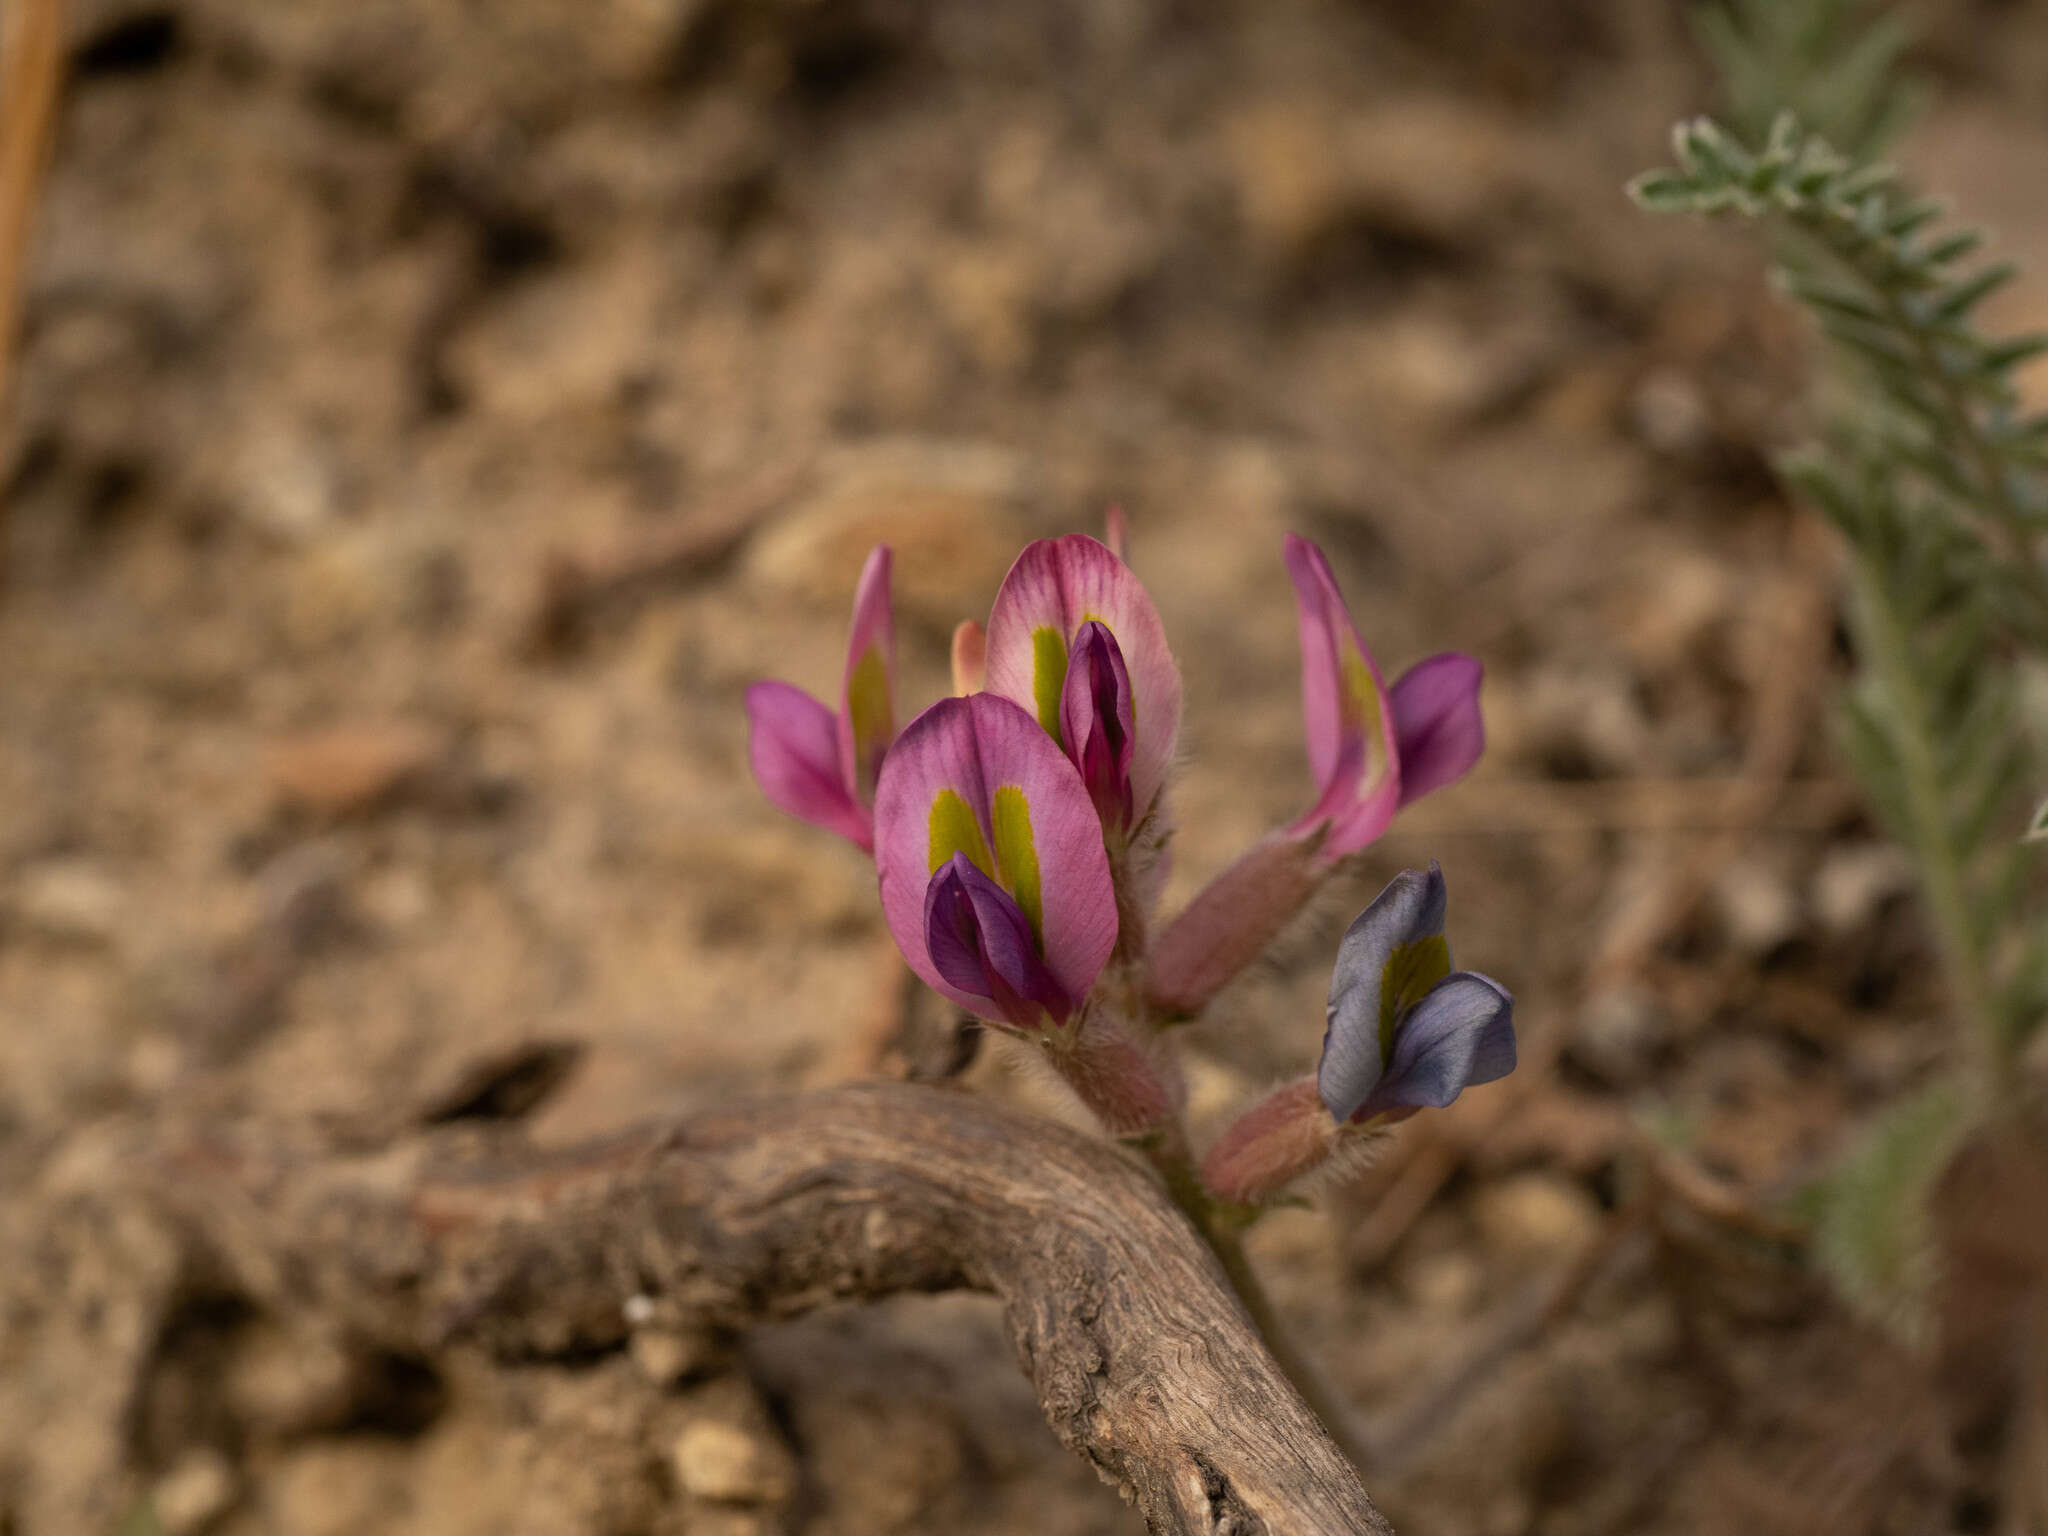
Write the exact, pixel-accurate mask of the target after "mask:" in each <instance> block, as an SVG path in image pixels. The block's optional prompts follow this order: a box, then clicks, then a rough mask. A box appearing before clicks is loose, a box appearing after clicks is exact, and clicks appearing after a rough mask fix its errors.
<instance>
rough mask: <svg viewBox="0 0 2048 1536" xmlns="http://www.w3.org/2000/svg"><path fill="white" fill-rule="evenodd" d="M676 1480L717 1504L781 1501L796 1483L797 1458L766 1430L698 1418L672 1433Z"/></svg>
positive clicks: (686, 1491) (684, 1489)
mask: <svg viewBox="0 0 2048 1536" xmlns="http://www.w3.org/2000/svg"><path fill="white" fill-rule="evenodd" d="M673 1454H674V1461H675V1469H676V1482H677V1483H678V1485H680V1486H681V1488H682V1490H683V1492H685V1493H688V1494H691V1495H693V1496H695V1497H696V1498H700V1499H708V1500H710V1501H711V1502H713V1503H717V1504H780V1503H782V1502H784V1501H785V1500H787V1499H788V1498H789V1496H790V1494H791V1493H793V1492H794V1491H795V1489H796V1463H795V1461H794V1460H793V1459H792V1458H791V1456H790V1454H789V1451H788V1449H787V1448H786V1447H784V1446H783V1445H781V1444H780V1443H779V1442H777V1441H775V1440H772V1439H770V1438H768V1436H767V1435H765V1434H762V1433H757V1432H753V1431H749V1430H746V1429H742V1428H741V1427H740V1426H739V1425H737V1424H728V1423H726V1422H724V1421H723V1420H720V1419H698V1420H696V1421H694V1422H693V1423H691V1424H689V1425H688V1426H687V1427H685V1428H684V1430H683V1432H682V1433H681V1434H679V1435H677V1436H676V1442H675V1448H674V1453H673Z"/></svg>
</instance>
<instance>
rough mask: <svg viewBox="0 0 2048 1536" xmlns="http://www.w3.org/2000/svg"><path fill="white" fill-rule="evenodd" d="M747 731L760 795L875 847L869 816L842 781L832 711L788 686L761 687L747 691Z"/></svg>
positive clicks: (750, 759)
mask: <svg viewBox="0 0 2048 1536" xmlns="http://www.w3.org/2000/svg"><path fill="white" fill-rule="evenodd" d="M747 725H748V731H747V760H748V761H749V762H750V763H751V764H752V765H753V769H754V779H755V781H756V782H757V783H758V784H760V786H761V793H763V794H764V795H766V796H767V797H768V798H769V799H770V800H772V801H773V802H774V803H775V804H777V805H779V806H781V807H782V809H784V810H785V811H788V812H789V813H790V815H792V816H800V817H802V818H803V819H804V820H805V821H808V822H812V823H814V824H816V825H817V826H821V827H823V828H825V830H826V831H828V832H837V833H838V834H839V835H840V836H842V837H846V838H850V839H852V840H853V841H854V842H856V843H858V844H859V845H860V846H861V847H863V848H869V849H872V848H873V847H874V845H875V841H874V830H873V827H872V825H871V824H870V821H869V818H868V813H867V810H866V808H865V807H863V806H862V805H860V804H859V803H858V802H856V801H855V800H854V798H853V797H852V796H851V795H850V794H848V793H847V790H846V784H845V781H844V780H843V779H842V778H841V777H840V772H839V740H838V725H837V722H836V721H835V720H834V719H833V717H832V711H831V710H829V709H827V708H826V707H825V706H824V705H823V704H820V703H819V702H818V701H817V700H816V699H814V698H812V697H811V696H810V695H809V694H808V693H805V692H804V691H803V690H802V689H801V688H797V687H794V686H792V685H791V684H789V683H756V684H754V686H753V687H751V688H749V689H748V690H747Z"/></svg>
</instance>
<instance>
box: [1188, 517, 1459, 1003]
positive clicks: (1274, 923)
mask: <svg viewBox="0 0 2048 1536" xmlns="http://www.w3.org/2000/svg"><path fill="white" fill-rule="evenodd" d="M1285 554H1286V560H1287V573H1288V575H1289V576H1290V577H1292V578H1293V580H1294V599H1295V607H1296V609H1297V611H1298V614H1299V618H1300V624H1301V705H1302V727H1303V736H1304V738H1305V739H1306V741H1307V744H1308V763H1309V769H1310V771H1311V772H1313V773H1314V775H1315V779H1316V788H1317V795H1316V801H1315V804H1314V805H1312V806H1311V807H1310V808H1309V809H1308V811H1307V812H1306V813H1305V814H1304V815H1302V816H1301V817H1299V818H1297V819H1296V820H1295V821H1294V822H1292V823H1291V824H1290V825H1288V826H1286V827H1284V828H1282V829H1281V830H1279V831H1277V832H1274V833H1271V834H1269V835H1268V836H1266V837H1264V838H1262V839H1260V840H1259V841H1258V842H1257V843H1254V844H1253V845H1252V847H1251V848H1250V849H1249V850H1248V851H1247V852H1246V853H1245V854H1244V855H1243V857H1241V858H1240V859H1239V860H1238V861H1237V862H1236V863H1235V864H1233V865H1231V866H1230V867H1229V868H1228V869H1226V870H1224V871H1223V873H1222V874H1220V875H1218V876H1217V877H1216V878H1215V879H1214V880H1212V881H1210V882H1209V884H1208V885H1207V886H1206V887H1204V888H1203V889H1202V890H1201V891H1199V892H1197V893H1196V895H1195V899H1194V900H1193V901H1191V902H1189V903H1188V905H1187V907H1186V909H1185V910H1183V911H1182V912H1181V913H1180V915H1179V916H1178V917H1176V918H1174V920H1173V921H1172V922H1171V923H1170V924H1168V925H1167V927H1166V929H1165V931H1164V932H1162V933H1161V934H1160V935H1159V938H1158V940H1157V941H1156V942H1155V943H1154V945H1153V946H1152V951H1151V956H1150V966H1151V968H1150V974H1149V977H1148V981H1147V992H1148V995H1149V996H1150V998H1151V1000H1152V1002H1153V1004H1154V1005H1155V1006H1156V1007H1158V1008H1159V1009H1160V1010H1162V1011H1163V1012H1164V1013H1166V1014H1168V1015H1169V1016H1172V1017H1188V1016H1192V1015H1193V1014H1195V1013H1197V1012H1199V1011H1200V1010H1201V1008H1202V1006H1203V1005H1204V1004H1206V1003H1207V1002H1208V1000H1209V999H1210V998H1211V997H1213V996H1214V995H1215V994H1216V992H1217V991H1218V990H1219V989H1220V988H1221V987H1223V986H1224V984H1225V983H1227V982H1228V981H1229V980H1230V979H1231V978H1232V977H1233V976H1235V975H1236V974H1237V973H1238V972H1239V971H1241V970H1243V969H1244V967H1245V966H1246V965H1248V964H1250V963H1251V961H1252V960H1254V959H1256V958H1257V957H1258V956H1259V955H1260V954H1261V953H1262V952H1264V950H1265V948H1266V946H1267V945H1268V944H1269V943H1271V942H1272V940H1273V938H1274V937H1275V936H1276V935H1277V934H1278V933H1279V932H1280V930H1281V929H1282V928H1284V927H1285V926H1286V925H1287V923H1288V921H1289V920H1290V919H1291V918H1292V917H1293V916H1294V914H1295V913H1296V912H1297V911H1299V910H1300V909H1301V907H1302V905H1303V903H1305V902H1306V901H1307V900H1308V899H1309V897H1310V896H1311V895H1313V894H1314V892H1315V890H1316V887H1317V885H1318V884H1319V883H1320V882H1321V880H1322V879H1323V877H1324V876H1325V875H1326V874H1327V873H1328V871H1329V868H1330V866H1331V865H1333V864H1335V863H1336V862H1337V861H1338V860H1339V859H1342V858H1344V857H1345V856H1346V855H1348V854H1353V853H1356V852H1358V850H1359V849H1361V848H1364V847H1365V846H1366V845H1368V844H1369V843H1371V842H1373V841H1374V840H1375V839H1376V838H1378V837H1379V835H1380V834H1381V833H1382V832H1384V831H1386V829H1387V824H1388V823H1389V822H1391V821H1392V820H1393V819H1394V813H1395V812H1396V811H1398V810H1399V809H1400V808H1401V807H1402V806H1404V805H1407V804H1408V803H1409V802H1410V801H1413V800H1417V799H1419V798H1421V797H1422V796H1423V795H1425V794H1428V793H1429V792H1430V791H1431V790H1433V789H1440V788H1442V787H1443V786H1444V785H1446V784H1449V783H1451V782H1452V781H1453V780H1455V779H1458V778H1461V777H1463V776H1464V774H1465V773H1466V772H1467V770H1469V769H1470V768H1471V766H1472V765H1473V764H1474V763H1475V762H1477V761H1478V760H1479V754H1480V752H1481V750H1482V749H1483V748H1484V747H1485V745H1486V728H1485V725H1484V723H1483V722H1482V721H1481V719H1480V716H1479V679H1480V666H1479V663H1478V662H1477V661H1475V660H1474V659H1473V658H1472V657H1470V656H1466V655H1462V654H1460V653H1459V652H1456V651H1446V652H1444V653H1443V654H1441V655H1438V656H1431V657H1429V658H1428V659H1427V660H1425V661H1419V662H1417V663H1416V664H1415V665H1414V666H1412V667H1410V668H1409V669H1408V670H1407V671H1406V672H1405V673H1403V674H1402V675H1401V678H1400V680H1399V681H1398V682H1396V683H1395V684H1394V687H1393V690H1392V692H1391V693H1389V691H1388V690H1387V688H1386V686H1385V685H1384V684H1383V683H1382V682H1381V680H1380V670H1379V665H1378V663H1376V662H1375V661H1374V660H1373V658H1372V653H1371V652H1370V651H1368V650H1367V649H1366V648H1365V642H1364V641H1363V640H1361V639H1360V638H1359V635H1358V626H1357V625H1356V624H1355V623H1353V622H1352V618H1351V610H1350V609H1349V608H1347V607H1346V606H1345V604H1344V594H1343V593H1341V592H1340V591H1338V590H1337V578H1336V577H1335V576H1334V575H1332V574H1331V572H1330V562H1329V561H1328V560H1327V559H1326V558H1325V557H1324V555H1323V552H1322V551H1321V550H1320V549H1318V548H1317V547H1316V546H1315V545H1314V544H1312V543H1310V542H1309V541H1308V540H1307V539H1304V538H1301V537H1300V536H1299V535H1296V534H1291V533H1290V534H1289V535H1288V536H1287V543H1286V549H1285Z"/></svg>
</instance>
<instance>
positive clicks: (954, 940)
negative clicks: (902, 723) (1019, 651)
mask: <svg viewBox="0 0 2048 1536" xmlns="http://www.w3.org/2000/svg"><path fill="white" fill-rule="evenodd" d="M875 863H876V865H877V867H878V869H879V870H880V873H881V883H882V912H883V915H884V916H885V917H886V918H887V919H888V923H889V931H890V932H891V933H892V934H894V935H895V938H896V943H897V946H898V947H899V948H900V949H901V950H902V951H903V957H904V959H906V960H907V961H909V963H910V968H911V969H912V970H913V971H915V972H916V973H917V974H918V975H919V976H921V977H922V978H923V979H924V980H925V981H926V982H927V983H929V984H930V985H931V986H932V987H933V988H934V989H936V990H937V991H939V992H941V993H943V994H944V995H945V996H947V997H949V998H951V999H952V1000H953V1001H954V1002H956V1003H958V1004H959V1005H960V1006H961V1007H963V1008H965V1009H967V1010H968V1011H969V1012H972V1013H975V1014H977V1015H979V1016H980V1017H982V1018H984V1019H989V1020H992V1021H996V1022H1001V1023H1007V1024H1012V1025H1016V1026H1017V1027H1019V1028H1025V1029H1029V1028H1035V1027H1037V1026H1040V1025H1042V1024H1043V1023H1044V1022H1045V1021H1046V1019H1047V1018H1048V1017H1049V1018H1051V1019H1052V1020H1053V1021H1054V1022H1056V1023H1065V1022H1066V1021H1067V1020H1068V1019H1069V1018H1071V1017H1072V1016H1073V1014H1074V1012H1075V1010H1076V1009H1078V1008H1079V1006H1080V1004H1081V1001H1082V999H1084V998H1085V997H1086V996H1087V995H1088V991H1089V989H1090V988H1091V987H1093V986H1094V985H1095V978H1096V977H1097V976H1098V975H1100V974H1101V971H1102V967H1103V965H1104V963H1105V962H1106V961H1107V960H1108V959H1109V954H1110V950H1111V949H1112V947H1113V946H1114V945H1115V943H1116V933H1117V916H1116V895H1115V892H1114V890H1113V889H1112V887H1111V885H1110V877H1109V862H1108V858H1107V856H1106V855H1105V853H1104V852H1103V847H1102V831H1101V827H1100V825H1099V824H1098V822H1097V821H1096V817H1095V809H1094V806H1093V805H1092V804H1091V803H1090V801H1089V798H1088V791H1087V789H1086V788H1084V787H1083V785H1082V783H1081V779H1080V775H1079V774H1077V773H1076V772H1075V770H1074V766H1073V764H1071V763H1069V762H1068V761H1067V759H1066V757H1065V756H1064V755H1063V754H1062V753H1061V751H1060V749H1059V747H1058V746H1057V745H1055V744H1054V741H1053V739H1052V738H1051V737H1050V736H1048V735H1047V734H1046V733H1045V731H1044V730H1042V729H1041V728H1040V727H1039V725H1038V724H1037V722H1035V721H1034V720H1033V719H1032V718H1031V716H1030V715H1028V714H1026V713H1025V712H1024V711H1023V710H1022V709H1021V708H1019V707H1018V706H1017V705H1015V704H1012V703H1011V702H1010V701H1009V700H1007V699H1004V698H999V697H997V696H996V695H995V694H992V693H977V694H973V695H970V696H968V697H966V698H953V699H943V700H941V701H940V702H939V703H937V704H934V705H933V706H932V707H931V708H930V709H928V710H926V711H925V712H924V713H923V714H921V715H919V716H918V717H917V718H916V719H915V720H913V721H911V722H910V724H909V725H908V726H906V727H904V730H903V734H902V735H901V736H899V737H898V738H897V739H896V743H895V745H894V746H893V747H891V748H890V750H889V755H888V757H887V759H886V760H885V761H884V762H883V764H882V775H881V783H880V786H879V787H878V788H877V790H876V793H875Z"/></svg>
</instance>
